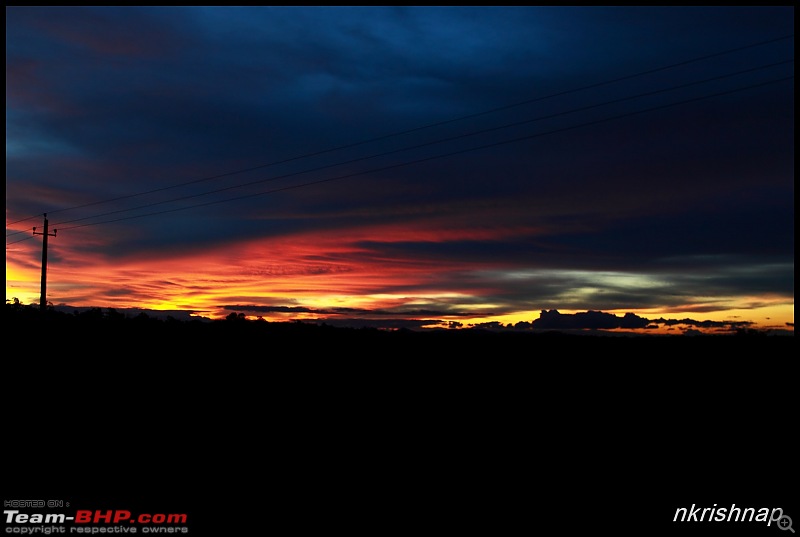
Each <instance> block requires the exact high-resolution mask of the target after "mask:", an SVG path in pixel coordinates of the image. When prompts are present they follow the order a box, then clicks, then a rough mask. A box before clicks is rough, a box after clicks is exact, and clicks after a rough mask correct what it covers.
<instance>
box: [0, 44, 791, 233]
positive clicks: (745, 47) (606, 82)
mask: <svg viewBox="0 0 800 537" xmlns="http://www.w3.org/2000/svg"><path fill="white" fill-rule="evenodd" d="M792 37H794V34H793V33H792V34H788V35H784V36H780V37H776V38H773V39H769V40H765V41H759V42H756V43H751V44H748V45H743V46H740V47H736V48H732V49H727V50H724V51H719V52H715V53H711V54H706V55H703V56H697V57H694V58H690V59H687V60H683V61H680V62H676V63H672V64H668V65H663V66H660V67H656V68H653V69H648V70H645V71H641V72H637V73H633V74H629V75H624V76H620V77H617V78H613V79H609V80H604V81H600V82H596V83H593V84H588V85H585V86H580V87H577V88H572V89H568V90H564V91H560V92H556V93H552V94H548V95H545V96H540V97H535V98H532V99H526V100H523V101H520V102H516V103H513V104H508V105H504V106H499V107H496V108H492V109H488V110H484V111H481V112H476V113H473V114H468V115H463V116H459V117H456V118H451V119H447V120H443V121H439V122H435V123H430V124H427V125H423V126H420V127H415V128H412V129H407V130H403V131H398V132H393V133H389V134H386V135H382V136H378V137H374V138H370V139H366V140H362V141H358V142H354V143H350V144H345V145H340V146H337V147H331V148H328V149H323V150H320V151H315V152H311V153H305V154H301V155H297V156H294V157H290V158H286V159H282V160H278V161H274V162H270V163H266V164H260V165H257V166H251V167H248V168H243V169H239V170H234V171H231V172H226V173H221V174H217V175H212V176H209V177H203V178H199V179H194V180H191V181H187V182H183V183H178V184H174V185H169V186H165V187H160V188H156V189H152V190H147V191H143V192H138V193H134V194H128V195H125V196H119V197H115V198H109V199H105V200H99V201H94V202H90V203H85V204H82V205H76V206H73V207H67V208H61V209H52V210H49V211H47V213H48V214H50V215H52V214H56V213H59V212H66V211H71V210H77V209H81V208H85V207H90V206H94V205H100V204H104V203H111V202H114V201H121V200H124V199H130V198H134V197H138V196H144V195H148V194H153V193H158V192H162V191H166V190H170V189H174V188H180V187H184V186H188V185H193V184H198V183H201V182H206V181H210V180H215V179H220V178H223V177H229V176H233V175H237V174H241V173H246V172H250V171H255V170H259V169H263V168H267V167H271V166H276V165H279V164H286V163H289V162H293V161H297V160H301V159H305V158H311V157H314V156H319V155H323V154H327V153H332V152H335V151H341V150H344V149H351V148H354V147H359V146H362V145H366V144H369V143H373V142H377V141H381V140H385V139H389V138H394V137H398V136H401V135H406V134H411V133H415V132H419V131H423V130H426V129H431V128H434V127H438V126H443V125H447V124H451V123H456V122H459V121H464V120H467V119H472V118H476V117H481V116H484V115H488V114H493V113H497V112H500V111H504V110H510V109H513V108H516V107H520V106H524V105H527V104H532V103H536V102H541V101H544V100H547V99H552V98H556V97H562V96H565V95H569V94H572V93H577V92H580V91H586V90H589V89H595V88H599V87H602V86H606V85H610V84H614V83H618V82H622V81H626V80H631V79H635V78H639V77H642V76H646V75H649V74H654V73H657V72H661V71H666V70H669V69H673V68H676V67H682V66H685V65H689V64H692V63H696V62H700V61H703V60H708V59H711V58H716V57H721V56H725V55H728V54H732V53H735V52H740V51H743V50H748V49H751V48H756V47H760V46H765V45H768V44H772V43H776V42H780V41H785V40H787V39H791V38H792ZM42 214H43V213H39V214H36V215H32V216H29V217H26V218H22V219H19V220H16V221H14V222H10V223H7V224H6V227H8V226H11V225H15V224H17V223H20V222H24V221H27V220H31V219H33V218H38V217H40V216H41V215H42ZM90 218H91V217H90ZM27 231H29V230H24V231H19V230H12V233H8V234H7V235H6V236H7V237H8V236H12V235H14V234H16V233H25V232H27Z"/></svg>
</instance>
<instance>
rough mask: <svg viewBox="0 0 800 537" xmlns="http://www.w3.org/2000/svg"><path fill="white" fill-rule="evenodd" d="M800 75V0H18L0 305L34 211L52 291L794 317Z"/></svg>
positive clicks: (459, 319) (13, 14)
mask: <svg viewBox="0 0 800 537" xmlns="http://www.w3.org/2000/svg"><path fill="white" fill-rule="evenodd" d="M793 74H794V8H793V7H788V6H787V7H781V6H778V7H770V6H768V7H754V6H749V7H748V6H743V7H726V6H722V7H644V6H641V7H599V6H598V7H594V6H592V7H586V6H580V7H542V6H530V7H526V6H521V7H508V6H500V7H487V6H477V7H468V6H467V7H465V6H451V7H427V6H423V7H405V6H400V7H377V6H367V7H338V6H332V7H308V6H301V7H272V6H252V7H205V6H204V7H199V6H198V7H191V6H186V7H138V6H131V7H108V6H100V7H18V6H11V7H8V6H7V7H6V299H7V300H9V299H13V298H18V299H19V300H20V301H22V302H23V303H25V304H38V302H39V292H40V277H41V261H42V237H41V236H40V235H33V233H32V228H33V227H34V226H36V227H37V231H39V232H40V231H41V230H42V225H43V216H42V215H43V214H44V213H47V216H48V220H49V225H50V231H51V232H52V231H53V229H57V235H56V236H55V237H50V238H49V243H48V272H47V274H48V278H47V300H48V302H52V304H54V305H68V306H75V307H101V308H115V309H118V310H126V309H128V308H141V309H148V310H166V311H171V312H186V313H187V314H188V313H192V314H195V315H200V316H203V317H208V318H224V317H226V316H227V315H228V314H230V313H231V312H240V313H244V314H245V315H247V316H248V318H256V317H258V316H261V317H263V318H264V319H267V320H289V319H325V320H326V321H327V322H329V323H331V324H350V325H370V326H387V327H389V326H394V327H396V326H409V327H419V326H473V325H486V326H491V325H499V324H502V325H508V324H509V323H511V324H516V323H521V322H522V323H524V322H528V323H530V322H533V321H537V320H538V319H540V312H542V311H543V310H548V311H549V310H558V311H559V312H560V313H561V314H562V315H561V317H559V319H562V320H565V321H567V320H569V321H570V322H573V321H574V322H577V321H578V320H579V319H583V320H585V321H586V326H584V325H581V324H580V323H578V324H575V323H574V322H573V326H574V327H579V328H589V327H591V326H593V324H592V323H593V322H594V320H597V319H598V318H601V317H602V319H605V320H606V321H607V320H609V319H612V320H613V319H617V318H619V319H623V316H624V315H625V314H626V313H631V314H633V315H634V316H635V317H634V316H629V317H628V318H629V319H635V320H639V319H640V318H641V319H644V324H647V325H648V326H650V328H649V330H651V331H670V330H673V331H678V332H680V331H685V330H708V329H711V330H716V331H725V330H731V329H733V328H735V327H737V326H748V327H753V328H772V329H782V330H791V331H793V330H794V78H793ZM583 312H603V313H604V314H608V315H603V316H601V315H598V314H589V315H579V314H583ZM176 315H177V313H176ZM553 315H554V313H551V315H550V320H551V321H553V322H556V321H558V319H556V318H554V317H553ZM678 321H681V322H678ZM485 323H490V324H488V325H487V324H485ZM534 324H535V323H534ZM539 324H540V326H539V327H541V328H544V327H545V326H544V316H543V317H542V321H541V322H540V323H539ZM556 324H557V323H556Z"/></svg>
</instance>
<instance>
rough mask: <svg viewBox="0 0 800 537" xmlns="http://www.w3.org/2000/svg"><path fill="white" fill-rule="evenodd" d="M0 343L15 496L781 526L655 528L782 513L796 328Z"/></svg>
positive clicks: (239, 328)
mask: <svg viewBox="0 0 800 537" xmlns="http://www.w3.org/2000/svg"><path fill="white" fill-rule="evenodd" d="M95 313H96V312H95ZM3 329H4V330H3V333H4V336H3V337H4V355H3V388H4V389H3V394H4V399H3V403H4V405H3V408H4V410H5V413H4V417H5V426H6V436H5V438H6V441H5V443H4V451H5V453H6V455H5V460H4V468H5V470H4V479H3V481H4V483H5V486H7V487H9V494H13V495H12V496H7V497H10V498H28V497H30V498H37V497H43V498H45V499H50V498H51V497H52V498H61V497H63V498H65V499H67V500H68V499H69V498H73V499H74V501H76V502H78V505H80V506H81V508H86V509H126V508H131V509H136V508H138V507H137V506H141V507H140V508H141V509H142V510H148V509H149V510H151V511H152V510H158V511H157V512H186V513H189V521H188V523H187V524H186V526H188V528H189V530H190V533H189V535H216V536H223V535H225V536H227V535H230V536H238V535H261V534H268V533H272V532H275V531H278V529H277V528H279V527H285V526H286V524H289V525H290V526H291V527H292V528H293V533H291V534H296V535H309V534H312V535H313V534H318V533H319V534H327V533H330V532H332V531H339V532H345V533H346V534H348V535H352V534H358V535H376V534H378V535H380V534H394V533H414V534H418V533H429V532H433V533H443V534H449V533H477V534H484V535H516V534H518V533H520V531H524V532H525V533H529V534H531V533H536V532H539V533H543V534H547V535H590V534H593V533H608V534H613V535H663V534H669V535H674V534H677V535H686V534H690V535H691V534H696V535H709V534H725V535H731V534H734V535H759V534H762V535H763V534H770V533H771V534H775V535H777V534H778V533H780V531H779V530H778V529H776V528H774V527H770V528H767V527H765V524H756V523H748V524H739V525H736V526H734V525H733V524H725V525H723V524H716V525H709V524H705V525H703V524H700V523H685V524H682V525H678V524H676V523H674V522H673V521H672V520H673V517H674V514H675V511H676V509H679V508H691V507H692V505H697V506H702V507H712V506H713V505H715V504H716V505H717V506H719V507H723V506H724V507H730V506H731V505H732V504H736V505H737V506H742V507H755V508H760V507H783V508H784V509H786V510H787V514H791V515H794V519H795V520H798V519H800V511H798V509H799V508H800V506H798V504H797V501H796V499H794V498H796V495H793V494H789V492H788V490H789V488H790V487H792V486H794V483H796V477H797V465H796V462H795V459H796V443H794V442H793V441H790V438H793V434H791V432H792V431H794V430H796V428H797V414H796V411H795V410H794V409H795V408H796V402H797V401H796V399H797V382H798V378H799V377H798V367H797V359H796V358H795V348H794V337H793V336H763V335H758V334H755V333H747V332H745V333H741V334H740V335H731V336H691V337H689V336H672V337H655V336H649V337H607V336H575V335H566V334H560V333H557V332H551V333H542V334H532V333H513V332H510V333H493V332H485V331H477V330H458V331H432V332H423V333H420V332H410V331H397V332H386V331H378V330H372V329H358V330H356V329H344V328H333V327H330V326H317V325H311V324H302V323H266V322H258V321H242V320H228V321H218V322H213V323H208V322H199V321H198V322H182V321H176V320H167V321H160V320H156V319H150V318H146V317H140V318H135V319H127V318H124V317H121V316H114V315H111V316H108V315H91V314H90V315H87V316H75V315H67V314H54V315H48V316H47V317H46V318H42V317H41V315H40V312H39V311H38V310H36V309H32V308H31V309H29V308H18V309H16V310H14V309H12V308H9V307H7V308H6V315H5V318H4V322H3ZM5 493H6V491H4V494H5ZM792 502H794V503H792ZM791 510H793V511H791Z"/></svg>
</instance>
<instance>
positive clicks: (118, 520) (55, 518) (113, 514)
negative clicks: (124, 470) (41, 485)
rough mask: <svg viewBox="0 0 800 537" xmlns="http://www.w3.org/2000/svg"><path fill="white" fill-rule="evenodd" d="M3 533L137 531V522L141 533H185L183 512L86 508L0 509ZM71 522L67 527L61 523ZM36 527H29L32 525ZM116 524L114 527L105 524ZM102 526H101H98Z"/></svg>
mask: <svg viewBox="0 0 800 537" xmlns="http://www.w3.org/2000/svg"><path fill="white" fill-rule="evenodd" d="M3 514H4V515H5V520H6V524H8V525H10V524H15V525H16V524H18V525H19V526H13V527H12V526H8V527H7V528H6V533H19V534H34V533H40V534H42V535H49V534H52V533H92V534H94V533H137V529H136V526H139V525H141V530H139V531H141V532H142V533H188V528H187V527H186V526H182V527H179V526H177V525H179V524H186V522H187V518H188V517H187V515H186V514H185V513H138V514H133V513H131V512H130V511H127V510H123V509H114V510H89V509H79V510H77V511H75V514H74V515H72V516H68V515H67V514H66V513H21V512H20V511H19V510H17V509H5V510H3ZM67 523H69V524H72V526H71V527H70V528H69V529H68V530H67V528H66V527H65V526H63V524H67ZM34 524H38V525H39V526H37V527H33V526H32V525H34ZM112 524H116V526H109V525H112ZM99 525H102V526H99Z"/></svg>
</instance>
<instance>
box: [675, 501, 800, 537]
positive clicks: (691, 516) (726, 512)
mask: <svg viewBox="0 0 800 537" xmlns="http://www.w3.org/2000/svg"><path fill="white" fill-rule="evenodd" d="M706 515H708V516H706ZM672 521H673V522H766V523H767V526H770V525H772V523H773V522H774V523H775V525H776V526H777V527H778V528H779V529H781V530H789V531H791V532H792V533H794V529H793V528H792V519H791V517H789V515H784V514H783V509H781V508H780V507H776V508H774V509H770V508H769V507H762V508H760V509H755V508H753V507H747V508H741V507H736V504H733V505H731V506H730V508H727V507H720V508H717V504H714V507H695V504H692V507H690V508H687V507H679V508H678V509H676V510H675V516H674V517H673V518H672Z"/></svg>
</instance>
